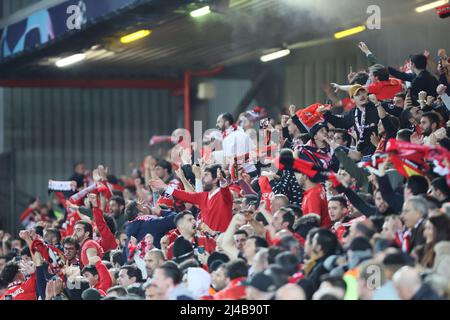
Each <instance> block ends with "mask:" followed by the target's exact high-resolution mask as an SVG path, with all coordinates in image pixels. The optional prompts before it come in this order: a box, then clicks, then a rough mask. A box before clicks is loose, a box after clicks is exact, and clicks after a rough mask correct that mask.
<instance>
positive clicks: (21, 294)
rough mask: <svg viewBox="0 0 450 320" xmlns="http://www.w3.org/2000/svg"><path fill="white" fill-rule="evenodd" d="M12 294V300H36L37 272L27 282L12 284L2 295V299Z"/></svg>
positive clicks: (0, 298)
mask: <svg viewBox="0 0 450 320" xmlns="http://www.w3.org/2000/svg"><path fill="white" fill-rule="evenodd" d="M7 295H11V296H12V300H36V299H37V298H36V274H35V273H33V275H32V276H31V277H30V278H29V279H28V280H27V281H25V282H23V283H19V284H16V285H12V286H11V287H9V288H8V290H6V292H5V293H4V294H3V295H2V296H1V297H0V300H5V296H7Z"/></svg>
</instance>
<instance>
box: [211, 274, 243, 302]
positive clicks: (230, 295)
mask: <svg viewBox="0 0 450 320" xmlns="http://www.w3.org/2000/svg"><path fill="white" fill-rule="evenodd" d="M244 280H245V277H241V278H236V279H234V280H231V282H230V284H229V285H228V286H227V287H226V288H225V289H223V290H222V291H219V292H218V293H216V294H215V295H214V300H243V299H245V298H246V297H247V293H246V290H245V286H242V285H241V282H242V281H244Z"/></svg>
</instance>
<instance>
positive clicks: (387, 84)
mask: <svg viewBox="0 0 450 320" xmlns="http://www.w3.org/2000/svg"><path fill="white" fill-rule="evenodd" d="M367 90H368V91H369V94H374V95H376V96H377V99H378V100H380V101H381V100H389V99H393V98H394V96H395V95H396V94H397V93H399V92H402V91H403V88H402V82H401V81H400V80H398V79H394V78H389V80H385V81H377V82H375V83H372V84H369V85H368V86H367Z"/></svg>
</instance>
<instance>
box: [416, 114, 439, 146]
mask: <svg viewBox="0 0 450 320" xmlns="http://www.w3.org/2000/svg"><path fill="white" fill-rule="evenodd" d="M439 122H440V121H439V116H438V115H437V114H436V113H435V112H425V113H424V114H422V118H421V119H420V129H421V130H422V135H423V137H424V138H423V142H424V144H426V145H430V143H431V135H432V134H433V133H435V132H436V130H437V129H439V127H440V125H439Z"/></svg>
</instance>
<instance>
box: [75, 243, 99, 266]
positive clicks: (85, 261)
mask: <svg viewBox="0 0 450 320" xmlns="http://www.w3.org/2000/svg"><path fill="white" fill-rule="evenodd" d="M91 248H93V249H95V250H97V256H99V257H100V259H103V255H104V251H103V249H102V247H101V246H100V245H99V244H98V243H97V241H94V240H86V241H85V242H84V243H83V246H82V247H81V257H80V262H81V267H82V268H83V267H84V266H87V265H88V264H89V259H88V257H87V253H86V251H87V249H91Z"/></svg>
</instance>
